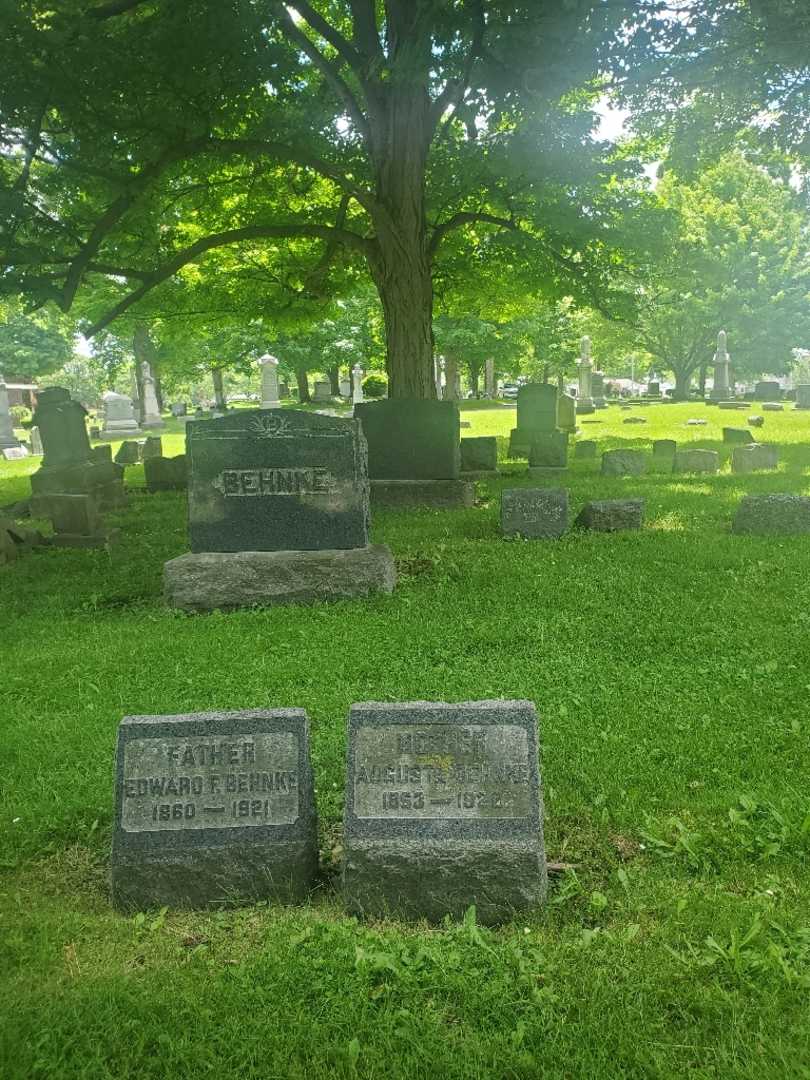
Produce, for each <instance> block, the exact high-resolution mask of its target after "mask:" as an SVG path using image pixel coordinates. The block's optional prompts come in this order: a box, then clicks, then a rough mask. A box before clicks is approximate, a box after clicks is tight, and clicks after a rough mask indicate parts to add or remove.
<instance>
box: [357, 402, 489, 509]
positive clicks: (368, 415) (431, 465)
mask: <svg viewBox="0 0 810 1080" xmlns="http://www.w3.org/2000/svg"><path fill="white" fill-rule="evenodd" d="M354 415H355V416H356V417H357V418H358V419H359V420H360V422H361V424H362V425H363V432H364V434H365V436H366V439H367V440H368V471H369V477H370V479H371V500H372V503H373V504H374V505H375V506H395V507H405V506H434V507H443V508H452V507H454V506H457V507H464V506H471V505H472V504H473V502H474V499H475V487H474V485H473V484H472V483H471V482H470V481H467V480H464V479H462V478H460V475H459V474H460V467H461V449H460V441H461V438H460V430H461V424H460V417H459V411H458V405H457V404H456V402H455V401H424V400H418V399H407V398H405V399H403V398H399V399H388V400H386V401H367V402H363V403H362V404H359V405H355V408H354Z"/></svg>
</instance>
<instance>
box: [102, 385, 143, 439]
mask: <svg viewBox="0 0 810 1080" xmlns="http://www.w3.org/2000/svg"><path fill="white" fill-rule="evenodd" d="M102 401H103V403H104V426H103V428H102V429H101V432H100V438H102V439H125V438H127V436H129V435H135V436H137V435H140V433H141V429H140V427H139V426H138V421H137V420H136V419H135V406H134V405H133V403H132V398H128V397H127V396H126V394H116V393H115V392H114V391H113V390H108V391H107V392H106V393H105V394H103V395H102Z"/></svg>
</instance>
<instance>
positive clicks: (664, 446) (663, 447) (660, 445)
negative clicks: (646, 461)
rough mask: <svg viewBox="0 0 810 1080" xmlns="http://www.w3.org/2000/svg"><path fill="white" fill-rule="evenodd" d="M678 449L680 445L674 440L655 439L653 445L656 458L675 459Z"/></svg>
mask: <svg viewBox="0 0 810 1080" xmlns="http://www.w3.org/2000/svg"><path fill="white" fill-rule="evenodd" d="M704 423H705V421H704ZM677 449H678V444H677V442H676V441H675V440H674V439H655V440H654V441H653V444H652V452H653V457H654V458H659V459H660V458H666V459H670V458H673V457H674V456H675V453H676V451H677Z"/></svg>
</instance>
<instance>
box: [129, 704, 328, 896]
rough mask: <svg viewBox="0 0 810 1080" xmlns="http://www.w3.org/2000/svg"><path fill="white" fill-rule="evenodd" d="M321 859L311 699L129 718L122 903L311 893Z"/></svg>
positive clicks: (304, 894) (303, 894)
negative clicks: (303, 705) (288, 705)
mask: <svg viewBox="0 0 810 1080" xmlns="http://www.w3.org/2000/svg"><path fill="white" fill-rule="evenodd" d="M317 865H318V846H317V821H316V817H315V804H314V794H313V783H312V769H311V767H310V760H309V725H308V721H307V716H306V713H305V712H304V711H303V710H302V709H273V710H261V709H257V710H251V711H245V712H233V713H191V714H189V715H186V716H128V717H125V718H124V719H123V720H122V721H121V724H120V726H119V728H118V750H117V755H116V773H115V826H114V831H113V843H112V899H113V903H114V904H115V906H116V907H117V908H121V909H123V910H127V911H131V910H142V909H144V908H154V907H162V906H168V907H173V908H174V907H207V906H209V905H215V906H217V907H219V906H222V905H224V904H234V903H239V902H249V901H256V900H269V899H273V900H282V901H295V900H302V899H304V898H305V897H306V895H307V893H308V892H309V890H310V889H311V888H312V885H313V884H314V879H315V874H316V871H317Z"/></svg>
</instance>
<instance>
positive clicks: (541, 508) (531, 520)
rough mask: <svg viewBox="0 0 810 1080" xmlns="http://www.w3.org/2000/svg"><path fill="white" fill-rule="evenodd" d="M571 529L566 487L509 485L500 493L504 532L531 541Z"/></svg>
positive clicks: (546, 538) (555, 536)
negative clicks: (512, 486) (511, 486)
mask: <svg viewBox="0 0 810 1080" xmlns="http://www.w3.org/2000/svg"><path fill="white" fill-rule="evenodd" d="M567 529H568V492H567V491H566V490H565V489H564V488H507V489H506V491H504V492H503V494H502V495H501V532H502V533H503V535H504V536H524V537H526V539H528V540H554V539H556V538H557V537H559V536H562V535H563V533H565V532H566V531H567Z"/></svg>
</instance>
